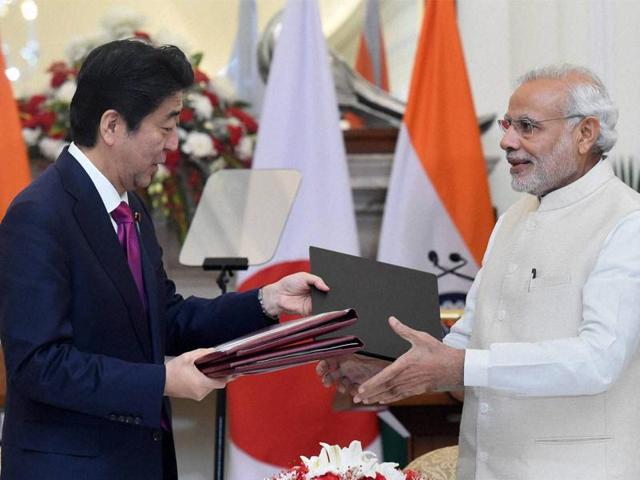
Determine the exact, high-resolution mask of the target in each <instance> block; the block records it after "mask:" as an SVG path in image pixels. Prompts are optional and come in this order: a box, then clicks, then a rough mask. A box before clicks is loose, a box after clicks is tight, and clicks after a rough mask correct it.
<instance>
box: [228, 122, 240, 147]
mask: <svg viewBox="0 0 640 480" xmlns="http://www.w3.org/2000/svg"><path fill="white" fill-rule="evenodd" d="M227 130H228V131H229V143H231V145H233V146H234V147H235V146H236V145H238V142H240V139H241V138H242V128H240V127H236V126H234V125H227Z"/></svg>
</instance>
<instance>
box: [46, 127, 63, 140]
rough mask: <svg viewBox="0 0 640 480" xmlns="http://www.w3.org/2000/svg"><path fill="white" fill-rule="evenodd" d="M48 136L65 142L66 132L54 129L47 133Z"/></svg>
mask: <svg viewBox="0 0 640 480" xmlns="http://www.w3.org/2000/svg"><path fill="white" fill-rule="evenodd" d="M47 136H48V137H50V138H55V139H56V140H64V130H57V129H55V128H52V129H51V130H49V131H48V132H47Z"/></svg>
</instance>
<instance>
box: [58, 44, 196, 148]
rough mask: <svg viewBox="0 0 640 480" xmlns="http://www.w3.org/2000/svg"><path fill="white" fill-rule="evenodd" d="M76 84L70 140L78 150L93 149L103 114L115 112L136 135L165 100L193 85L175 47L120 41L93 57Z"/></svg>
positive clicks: (189, 70)
mask: <svg viewBox="0 0 640 480" xmlns="http://www.w3.org/2000/svg"><path fill="white" fill-rule="evenodd" d="M77 83H78V85H77V88H76V93H75V94H74V96H73V99H72V100H71V107H70V119H71V137H72V138H73V141H74V142H75V143H76V144H78V145H82V146H85V147H93V146H94V145H95V143H96V139H97V134H98V126H99V124H100V118H101V117H102V114H103V113H104V112H106V111H107V110H109V109H113V110H115V111H117V112H118V113H119V114H120V115H122V117H123V118H124V120H125V122H126V124H127V129H128V130H129V131H131V132H134V131H136V130H137V128H138V127H139V126H140V122H142V120H143V119H144V118H145V117H146V116H147V115H149V114H150V113H152V112H153V111H154V110H155V109H156V108H158V106H159V105H160V104H161V103H162V102H163V101H164V100H165V99H166V98H168V97H170V96H171V95H173V94H175V93H176V92H179V91H181V90H184V89H186V88H188V87H189V86H190V85H191V84H192V83H193V69H192V67H191V64H190V63H189V60H187V57H186V56H185V55H184V53H183V52H182V51H181V50H180V49H179V48H177V47H174V46H169V45H167V46H162V47H154V46H151V45H149V44H147V43H144V42H142V41H139V40H135V39H130V40H116V41H113V42H109V43H106V44H104V45H101V46H99V47H97V48H95V49H94V50H92V51H91V53H89V55H88V56H87V58H86V60H85V61H84V63H83V64H82V67H81V68H80V72H79V73H78V80H77Z"/></svg>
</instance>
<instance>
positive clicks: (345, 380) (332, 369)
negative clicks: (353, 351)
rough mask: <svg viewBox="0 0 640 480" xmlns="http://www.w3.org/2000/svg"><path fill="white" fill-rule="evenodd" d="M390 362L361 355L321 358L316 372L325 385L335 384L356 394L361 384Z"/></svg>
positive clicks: (341, 390) (349, 392)
mask: <svg viewBox="0 0 640 480" xmlns="http://www.w3.org/2000/svg"><path fill="white" fill-rule="evenodd" d="M388 365H389V362H387V361H385V360H379V359H377V358H370V357H364V356H361V355H348V356H346V357H341V358H329V359H327V360H321V361H320V362H319V363H318V365H317V366H316V373H317V374H318V376H319V377H320V378H321V379H322V384H323V385H324V386H325V387H330V386H331V385H333V384H335V385H336V387H337V389H338V391H339V392H340V393H348V394H349V395H351V396H354V395H355V394H356V393H357V391H358V387H359V386H360V384H362V383H364V382H366V381H367V380H369V379H370V378H371V377H373V376H374V375H375V374H377V373H379V372H380V371H382V370H383V369H384V368H385V367H386V366H388Z"/></svg>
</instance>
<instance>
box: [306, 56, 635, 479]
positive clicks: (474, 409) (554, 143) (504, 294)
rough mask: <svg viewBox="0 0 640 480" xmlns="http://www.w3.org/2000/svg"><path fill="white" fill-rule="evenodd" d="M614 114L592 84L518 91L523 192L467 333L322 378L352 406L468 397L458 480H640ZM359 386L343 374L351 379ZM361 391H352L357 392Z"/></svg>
mask: <svg viewBox="0 0 640 480" xmlns="http://www.w3.org/2000/svg"><path fill="white" fill-rule="evenodd" d="M616 120H617V110H616V109H615V107H614V106H613V104H612V103H611V100H610V99H609V96H608V94H607V92H606V89H605V87H604V86H603V85H602V83H601V82H600V80H599V79H598V78H597V77H596V76H595V75H593V74H592V73H591V72H589V71H587V70H585V69H582V68H575V67H567V66H561V67H547V68H544V69H539V70H536V71H532V72H530V73H529V74H527V75H525V76H524V77H523V79H522V80H521V84H520V87H519V88H518V89H517V90H516V91H515V92H514V94H513V95H512V97H511V100H510V102H509V110H508V112H507V114H506V115H505V117H504V119H502V120H500V122H499V123H500V126H501V127H502V129H503V131H504V136H503V138H502V141H501V143H500V145H501V147H502V148H503V149H504V150H505V152H506V156H507V160H508V162H509V163H510V164H511V176H512V187H513V188H514V189H515V190H517V191H522V192H527V193H529V195H525V196H524V197H523V198H522V199H521V200H520V201H519V202H517V203H516V204H515V205H513V206H512V207H511V208H510V209H509V210H508V211H507V212H506V213H505V214H504V215H503V216H502V217H501V218H500V219H499V221H498V223H497V225H496V227H495V229H494V232H493V234H492V237H491V240H490V242H489V246H488V248H487V251H486V253H485V258H484V261H483V267H482V269H481V270H480V272H479V274H478V276H477V277H476V281H475V282H474V284H473V286H472V288H471V291H470V292H469V295H468V299H467V308H466V310H465V315H464V317H463V319H462V320H461V321H460V322H458V323H457V324H456V325H455V326H454V327H453V329H452V331H451V333H450V334H449V335H448V336H447V337H445V339H444V344H441V343H439V342H437V341H435V339H433V338H432V337H430V336H429V335H427V334H425V333H422V332H416V331H414V330H411V329H409V328H408V327H406V326H404V325H403V324H401V323H400V322H399V321H397V320H395V319H392V320H391V321H390V323H391V325H392V327H393V328H394V330H395V331H396V332H397V333H398V334H400V335H401V336H403V337H404V338H406V339H407V340H409V341H411V343H412V345H413V346H412V349H411V350H410V351H409V352H408V353H407V354H405V355H404V356H402V357H400V358H399V359H398V360H397V361H396V362H394V363H393V364H391V365H390V366H389V367H387V368H385V369H384V370H382V371H381V372H380V373H378V374H377V375H375V376H374V377H373V378H370V379H369V380H367V381H364V380H365V379H366V378H367V377H368V376H370V374H371V373H375V372H376V371H377V368H376V366H375V365H372V364H371V363H368V364H367V367H366V369H360V370H359V376H357V375H355V374H353V373H352V372H354V371H356V370H357V369H355V370H354V368H353V366H351V367H350V368H349V369H347V368H345V366H344V365H340V364H339V363H333V364H331V363H327V362H325V363H323V364H321V365H319V369H318V370H319V373H320V374H321V375H324V377H325V381H326V382H327V383H328V382H329V381H336V380H337V381H341V382H342V383H343V384H344V385H346V386H353V384H357V383H359V382H360V381H364V383H362V385H360V387H359V389H358V390H357V393H356V397H355V400H356V401H363V402H365V403H372V402H381V403H389V402H392V401H395V400H397V399H401V398H405V397H407V396H411V395H415V394H417V393H422V392H424V391H429V390H433V389H436V388H443V387H446V386H451V385H456V384H458V385H461V384H464V386H465V387H466V388H465V401H464V409H463V417H462V423H461V429H460V444H459V445H460V456H459V462H458V479H459V480H467V479H482V480H485V479H487V480H490V479H496V480H497V479H501V480H502V479H518V480H523V479H524V480H528V479H530V480H541V479H545V480H553V479H558V480H560V479H562V480H566V479H629V480H631V479H638V478H640V401H638V400H637V397H638V394H640V358H639V357H638V353H637V345H638V339H639V337H640V195H639V194H638V193H636V192H635V191H633V190H632V189H631V188H629V187H627V186H626V185H625V184H624V183H622V182H621V181H620V180H619V179H618V178H617V177H615V176H614V174H613V171H612V169H611V167H610V165H609V164H608V162H606V161H605V160H604V159H603V157H604V156H605V153H606V152H607V151H608V150H610V149H611V147H612V146H613V145H614V143H615V139H616V135H615V131H614V128H615V123H616ZM347 371H348V372H349V373H345V372H347ZM354 391H355V390H354Z"/></svg>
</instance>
